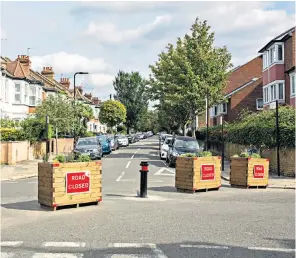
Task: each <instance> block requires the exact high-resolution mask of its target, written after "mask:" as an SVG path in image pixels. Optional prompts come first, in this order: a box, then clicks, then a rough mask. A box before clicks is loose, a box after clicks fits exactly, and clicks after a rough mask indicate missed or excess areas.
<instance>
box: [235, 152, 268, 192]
mask: <svg viewBox="0 0 296 258" xmlns="http://www.w3.org/2000/svg"><path fill="white" fill-rule="evenodd" d="M268 174H269V160H268V159H264V158H261V156H260V155H259V154H257V153H253V154H250V153H248V152H242V153H240V154H239V155H238V154H236V155H233V156H232V157H231V158H230V184H231V185H232V186H243V187H252V186H257V187H258V186H262V187H266V186H267V185H268Z"/></svg>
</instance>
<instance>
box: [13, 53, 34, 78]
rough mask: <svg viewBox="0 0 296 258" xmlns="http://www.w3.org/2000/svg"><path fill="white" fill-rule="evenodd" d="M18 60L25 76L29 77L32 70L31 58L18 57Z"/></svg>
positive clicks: (25, 56)
mask: <svg viewBox="0 0 296 258" xmlns="http://www.w3.org/2000/svg"><path fill="white" fill-rule="evenodd" d="M16 60H17V61H19V62H20V63H21V64H22V67H23V69H24V72H25V75H28V74H29V73H30V69H31V61H30V57H29V56H27V55H18V56H17V59H16Z"/></svg>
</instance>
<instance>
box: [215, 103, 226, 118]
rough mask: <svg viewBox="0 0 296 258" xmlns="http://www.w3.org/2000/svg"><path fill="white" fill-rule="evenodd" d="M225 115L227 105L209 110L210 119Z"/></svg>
mask: <svg viewBox="0 0 296 258" xmlns="http://www.w3.org/2000/svg"><path fill="white" fill-rule="evenodd" d="M220 114H227V103H221V104H218V105H215V106H213V107H212V108H211V117H214V116H218V115H220Z"/></svg>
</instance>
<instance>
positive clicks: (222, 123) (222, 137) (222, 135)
mask: <svg viewBox="0 0 296 258" xmlns="http://www.w3.org/2000/svg"><path fill="white" fill-rule="evenodd" d="M220 124H221V140H222V155H221V156H222V157H221V158H222V164H221V165H222V171H224V132H223V125H224V119H223V115H221V116H220Z"/></svg>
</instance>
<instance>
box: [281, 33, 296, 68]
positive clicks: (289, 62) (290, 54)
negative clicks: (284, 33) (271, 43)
mask: <svg viewBox="0 0 296 258" xmlns="http://www.w3.org/2000/svg"><path fill="white" fill-rule="evenodd" d="M284 49H285V50H284V51H285V52H284V60H285V71H288V70H290V69H291V68H292V67H293V66H295V31H294V32H293V33H292V37H291V38H289V39H287V40H286V41H285V47H284Z"/></svg>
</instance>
